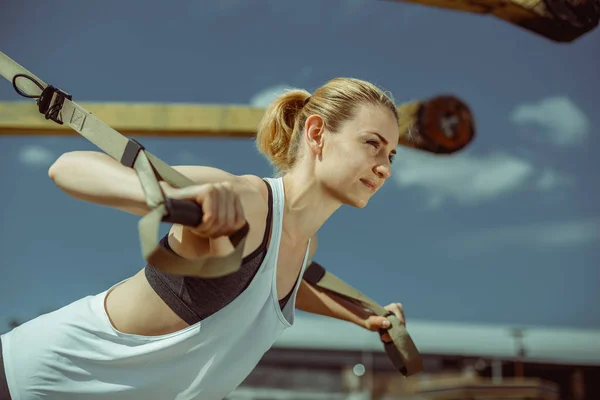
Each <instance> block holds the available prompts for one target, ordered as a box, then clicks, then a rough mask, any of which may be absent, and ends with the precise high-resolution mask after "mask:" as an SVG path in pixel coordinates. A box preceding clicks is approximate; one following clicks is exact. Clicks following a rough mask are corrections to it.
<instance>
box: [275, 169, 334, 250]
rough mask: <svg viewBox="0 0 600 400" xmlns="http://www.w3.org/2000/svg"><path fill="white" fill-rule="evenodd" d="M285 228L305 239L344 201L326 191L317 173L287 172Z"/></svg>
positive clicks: (290, 235) (289, 234)
mask: <svg viewBox="0 0 600 400" xmlns="http://www.w3.org/2000/svg"><path fill="white" fill-rule="evenodd" d="M283 188H284V193H285V212H284V219H283V220H284V222H283V230H284V232H285V233H286V236H287V237H288V238H290V239H291V240H293V241H299V242H305V241H307V240H308V238H310V237H312V236H313V235H314V234H316V233H317V231H318V230H319V229H320V228H321V226H323V224H324V223H325V221H327V219H328V218H329V217H330V216H331V215H332V214H333V213H334V212H335V211H336V210H337V209H338V208H339V207H340V206H341V205H342V204H341V202H340V201H339V200H336V199H334V198H332V197H331V196H329V195H328V194H326V193H325V191H324V190H323V188H322V187H321V185H320V184H319V183H318V182H317V180H316V179H315V178H314V175H313V174H309V173H303V172H302V171H301V170H295V171H293V172H290V173H287V174H286V175H284V176H283Z"/></svg>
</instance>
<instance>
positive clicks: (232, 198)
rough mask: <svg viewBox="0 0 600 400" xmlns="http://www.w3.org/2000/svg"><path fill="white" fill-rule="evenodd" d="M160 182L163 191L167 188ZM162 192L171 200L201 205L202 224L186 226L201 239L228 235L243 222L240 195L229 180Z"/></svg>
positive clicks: (235, 230) (240, 226) (236, 229)
mask: <svg viewBox="0 0 600 400" xmlns="http://www.w3.org/2000/svg"><path fill="white" fill-rule="evenodd" d="M165 186H166V185H164V184H163V185H162V187H163V190H164V189H167V188H166V187H165ZM165 194H166V195H167V196H168V197H170V198H173V199H179V200H193V201H195V202H196V203H198V204H200V205H201V206H202V212H203V217H202V223H201V224H200V225H199V226H196V227H185V229H187V230H189V231H190V232H192V233H194V234H195V235H198V236H200V237H203V238H207V239H216V238H219V237H222V236H230V235H232V234H233V233H235V232H237V231H238V230H240V229H241V228H242V227H243V226H244V224H246V218H245V217H244V210H243V208H242V203H241V201H240V196H239V195H238V194H237V193H236V192H235V191H234V190H233V185H232V184H231V183H229V182H221V183H207V184H204V185H192V186H187V187H184V188H172V187H171V188H168V190H165Z"/></svg>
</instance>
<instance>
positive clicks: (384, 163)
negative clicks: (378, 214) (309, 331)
mask: <svg viewBox="0 0 600 400" xmlns="http://www.w3.org/2000/svg"><path fill="white" fill-rule="evenodd" d="M399 134H400V132H399V129H398V122H397V120H396V118H395V116H394V115H393V114H392V112H391V111H390V110H387V109H386V108H384V107H383V106H372V105H370V106H369V105H365V106H360V107H359V109H358V110H357V112H356V115H355V117H354V119H351V120H348V121H346V122H344V123H343V124H342V125H341V127H340V129H339V132H336V133H331V132H329V131H327V127H325V131H324V134H323V137H322V144H321V153H320V154H319V155H318V157H317V164H316V171H315V173H316V176H317V179H318V180H319V182H320V183H321V185H322V186H323V188H324V189H325V190H326V192H328V193H329V194H330V195H332V196H334V197H335V198H337V199H338V200H340V201H341V202H342V204H348V205H351V206H354V207H359V208H362V207H364V206H366V205H367V203H368V201H369V199H370V198H371V196H372V195H373V194H375V193H376V192H377V191H378V190H379V188H381V186H382V185H383V184H384V183H385V181H386V180H387V179H388V178H389V177H390V176H391V160H392V158H393V156H394V155H395V153H396V146H397V145H398V139H399Z"/></svg>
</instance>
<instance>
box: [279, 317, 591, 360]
mask: <svg viewBox="0 0 600 400" xmlns="http://www.w3.org/2000/svg"><path fill="white" fill-rule="evenodd" d="M515 328H517V327H513V326H508V325H476V324H461V323H450V322H435V321H421V320H410V321H408V324H407V329H408V332H409V333H410V335H411V337H412V339H413V341H414V342H415V344H416V346H417V348H418V349H419V351H420V352H421V354H423V355H426V354H436V355H465V356H475V357H478V356H482V357H490V358H499V359H512V358H514V357H515V355H516V350H517V342H516V340H515V338H514V337H513V336H512V333H511V332H512V331H513V330H514V329H515ZM518 328H522V329H523V332H524V337H523V343H524V347H525V350H526V357H525V358H526V360H528V361H532V362H547V363H560V364H577V365H599V366H600V330H583V329H565V328H549V327H535V326H531V327H518ZM274 347H280V348H281V347H283V348H295V349H298V348H306V349H329V350H350V351H352V350H354V351H359V350H368V351H383V348H382V345H381V342H380V341H379V336H378V335H377V333H375V332H369V331H367V330H364V329H362V328H360V327H358V326H356V325H354V324H352V323H349V322H345V321H340V320H336V319H333V318H326V317H321V316H318V315H312V314H306V313H297V314H296V321H295V323H294V326H293V327H292V328H290V329H288V330H287V331H286V332H284V334H283V335H282V336H281V338H280V339H279V340H278V341H277V342H276V344H275V346H274Z"/></svg>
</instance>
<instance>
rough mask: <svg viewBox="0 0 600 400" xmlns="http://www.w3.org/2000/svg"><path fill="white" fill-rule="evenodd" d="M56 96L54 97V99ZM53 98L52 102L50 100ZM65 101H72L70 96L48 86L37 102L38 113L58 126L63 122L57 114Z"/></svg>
mask: <svg viewBox="0 0 600 400" xmlns="http://www.w3.org/2000/svg"><path fill="white" fill-rule="evenodd" d="M55 95H56V97H54V96H55ZM53 98H54V101H52V99H53ZM65 99H68V100H72V99H73V98H72V96H71V95H70V94H68V93H66V92H64V91H62V90H60V89H58V88H55V87H54V86H51V85H48V86H47V87H46V88H45V89H44V90H43V91H42V94H41V95H40V98H39V99H38V100H37V105H38V109H39V110H40V113H42V114H44V115H45V116H46V119H51V120H52V121H54V122H56V123H57V124H59V125H62V124H63V122H62V121H61V120H60V116H59V113H60V111H61V110H62V107H63V105H64V103H65Z"/></svg>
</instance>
